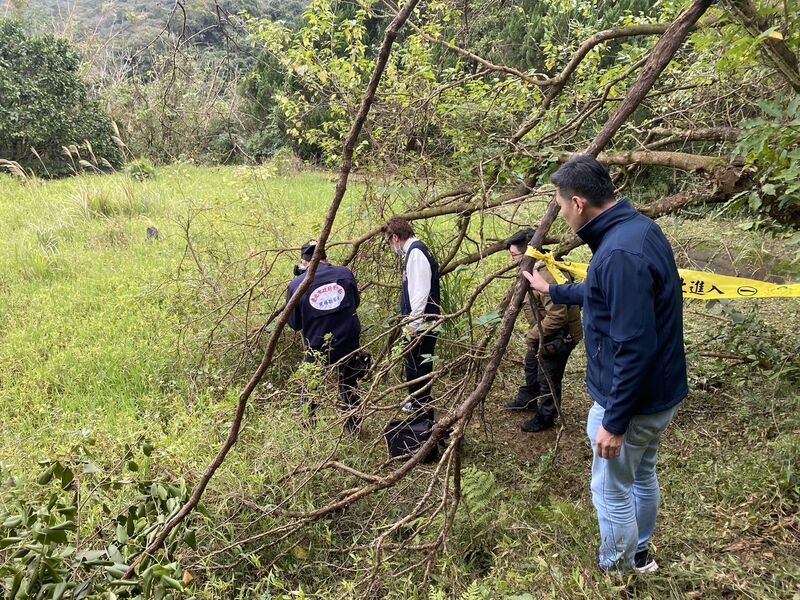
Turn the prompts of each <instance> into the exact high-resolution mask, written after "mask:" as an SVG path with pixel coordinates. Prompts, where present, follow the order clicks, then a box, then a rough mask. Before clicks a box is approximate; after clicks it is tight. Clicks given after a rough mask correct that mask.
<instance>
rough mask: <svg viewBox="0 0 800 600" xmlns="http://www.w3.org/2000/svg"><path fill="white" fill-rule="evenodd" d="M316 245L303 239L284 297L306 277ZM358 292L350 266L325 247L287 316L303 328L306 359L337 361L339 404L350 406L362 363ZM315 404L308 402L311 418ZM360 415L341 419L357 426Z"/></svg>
mask: <svg viewBox="0 0 800 600" xmlns="http://www.w3.org/2000/svg"><path fill="white" fill-rule="evenodd" d="M315 249H316V242H309V243H307V244H305V245H304V246H303V247H302V249H301V253H300V264H299V265H296V266H295V274H296V275H297V277H296V278H295V279H294V280H293V281H292V282H291V283H290V284H289V290H288V293H287V301H288V299H289V298H291V297H292V295H293V294H294V292H295V290H296V289H297V288H298V287H299V286H300V284H301V283H302V282H303V280H304V279H305V277H306V270H307V269H308V266H309V265H310V264H311V258H312V257H313V255H314V250H315ZM360 301H361V297H360V295H359V292H358V285H357V284H356V279H355V277H354V276H353V272H352V271H351V270H350V269H348V268H347V267H337V266H335V265H332V264H330V263H329V262H328V260H327V255H326V254H325V252H323V254H322V257H321V261H320V264H319V266H318V267H317V272H316V273H315V275H314V281H313V283H312V284H311V286H310V287H309V288H308V289H307V290H306V292H305V294H303V297H302V298H301V299H300V302H299V303H298V304H297V306H296V307H295V309H294V311H292V314H291V315H290V316H289V321H288V325H289V327H291V328H292V329H294V330H295V331H302V332H303V345H304V347H305V349H306V353H305V361H306V362H312V363H313V362H317V361H318V360H322V361H324V362H325V364H326V365H335V366H336V368H337V371H338V378H339V395H340V398H341V405H342V408H343V409H345V410H351V411H352V410H353V409H355V408H356V407H357V405H358V403H359V400H360V398H359V394H358V388H357V380H358V378H359V376H360V375H361V371H362V369H360V368H359V365H358V360H357V358H358V356H357V351H358V349H359V346H360V345H361V322H360V321H359V319H358V314H357V312H356V309H358V306H359V304H360ZM315 410H316V406H315V405H314V404H311V405H310V406H309V412H310V417H311V419H312V420H313V417H314V412H315ZM359 426H360V418H359V417H357V416H356V415H355V414H351V415H350V416H349V417H348V418H347V420H346V421H345V428H346V429H347V430H348V431H351V432H356V431H357V430H358V429H359Z"/></svg>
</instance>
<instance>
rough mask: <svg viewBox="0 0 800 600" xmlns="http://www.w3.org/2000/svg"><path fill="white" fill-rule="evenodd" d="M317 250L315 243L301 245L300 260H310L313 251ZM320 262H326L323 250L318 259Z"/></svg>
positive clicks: (326, 256)
mask: <svg viewBox="0 0 800 600" xmlns="http://www.w3.org/2000/svg"><path fill="white" fill-rule="evenodd" d="M316 249H317V242H315V241H314V242H308V243H307V244H303V247H302V248H300V258H302V259H303V260H311V259H312V258H313V256H314V250H316ZM319 258H320V260H326V259H327V258H328V254H327V253H326V252H325V251H324V250H323V251H322V256H320V257H319Z"/></svg>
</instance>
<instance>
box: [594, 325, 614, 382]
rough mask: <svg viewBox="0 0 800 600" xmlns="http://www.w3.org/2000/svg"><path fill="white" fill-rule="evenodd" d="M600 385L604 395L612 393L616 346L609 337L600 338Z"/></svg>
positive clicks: (598, 359) (598, 362)
mask: <svg viewBox="0 0 800 600" xmlns="http://www.w3.org/2000/svg"><path fill="white" fill-rule="evenodd" d="M596 363H597V368H598V370H599V373H598V384H599V386H598V387H599V388H600V391H601V392H602V393H603V394H608V393H609V392H610V391H611V379H612V377H613V371H614V346H613V342H612V341H611V340H610V339H609V338H607V337H601V338H600V352H599V356H598V357H597V361H596Z"/></svg>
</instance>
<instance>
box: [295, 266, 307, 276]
mask: <svg viewBox="0 0 800 600" xmlns="http://www.w3.org/2000/svg"><path fill="white" fill-rule="evenodd" d="M306 269H308V267H304V266H303V265H295V266H294V276H295V277H299V276H300V275H302V274H303V273H305V272H306Z"/></svg>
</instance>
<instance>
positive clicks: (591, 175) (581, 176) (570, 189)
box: [550, 154, 614, 208]
mask: <svg viewBox="0 0 800 600" xmlns="http://www.w3.org/2000/svg"><path fill="white" fill-rule="evenodd" d="M550 182H551V183H552V184H553V185H554V186H556V187H557V188H558V190H559V192H561V195H562V196H563V197H567V198H569V197H572V196H580V197H581V198H585V199H586V201H587V202H588V203H589V205H590V206H594V207H595V208H600V207H601V206H604V205H606V204H607V203H608V202H610V201H611V200H613V199H614V184H613V183H611V176H610V175H609V174H608V169H606V167H605V165H603V163H601V162H600V161H599V160H597V159H596V158H595V157H594V156H592V155H591V154H579V155H577V156H573V157H572V158H570V159H569V160H568V161H567V162H565V163H564V164H563V165H561V167H560V168H559V169H558V171H556V172H555V173H553V174H552V175H551V176H550Z"/></svg>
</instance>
